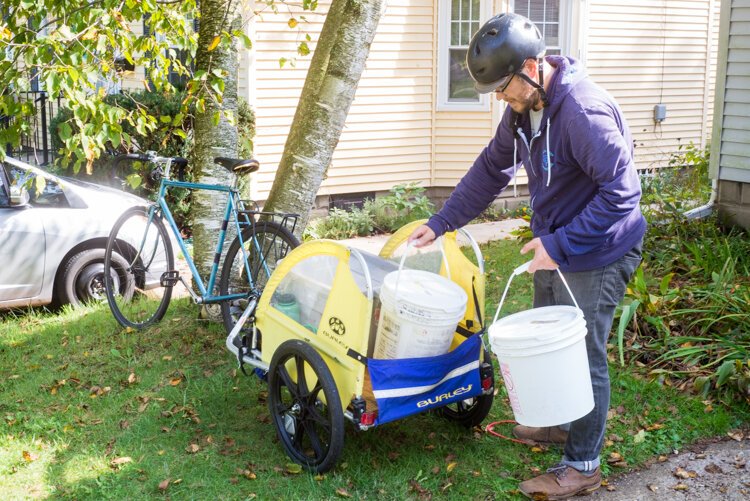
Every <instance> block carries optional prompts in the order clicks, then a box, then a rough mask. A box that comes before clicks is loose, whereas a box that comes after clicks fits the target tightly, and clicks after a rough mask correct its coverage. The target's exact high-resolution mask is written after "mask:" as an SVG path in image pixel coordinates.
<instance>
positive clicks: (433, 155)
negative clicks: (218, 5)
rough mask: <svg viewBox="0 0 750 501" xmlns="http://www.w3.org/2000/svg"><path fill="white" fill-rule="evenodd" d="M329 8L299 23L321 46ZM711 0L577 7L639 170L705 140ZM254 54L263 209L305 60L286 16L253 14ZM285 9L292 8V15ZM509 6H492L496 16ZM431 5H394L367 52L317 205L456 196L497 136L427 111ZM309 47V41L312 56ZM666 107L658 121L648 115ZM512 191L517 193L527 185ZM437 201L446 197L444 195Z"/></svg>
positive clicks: (580, 41) (244, 88)
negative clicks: (415, 193) (353, 197)
mask: <svg viewBox="0 0 750 501" xmlns="http://www.w3.org/2000/svg"><path fill="white" fill-rule="evenodd" d="M329 4H330V2H326V3H321V4H320V6H319V7H318V12H317V13H309V12H308V13H297V14H295V16H296V17H297V18H298V19H299V17H300V15H304V16H305V17H306V18H307V21H308V22H301V23H300V27H301V28H302V30H303V32H304V33H309V34H310V35H311V37H312V39H313V41H314V40H316V39H317V38H318V35H319V32H320V28H321V27H322V23H323V21H324V14H325V12H326V11H327V8H328V5H329ZM719 4H720V0H679V1H677V0H657V1H654V0H632V1H628V2H624V1H622V0H581V1H580V2H579V4H578V5H576V7H575V8H576V9H579V10H576V13H579V12H580V14H579V15H578V18H580V19H578V20H577V24H578V25H579V26H580V32H579V33H577V34H573V36H574V38H576V37H577V43H576V44H574V45H575V46H576V47H580V48H582V49H583V51H582V52H581V55H582V56H583V58H584V60H585V62H586V65H587V67H588V69H589V72H590V74H591V75H592V77H593V78H594V79H595V80H596V81H597V82H598V83H600V84H601V85H602V86H603V87H605V88H606V89H607V90H608V91H610V92H611V93H612V94H613V95H614V96H615V98H616V99H617V100H618V102H619V103H620V105H621V107H622V109H623V112H624V113H625V116H626V118H627V119H628V122H629V124H630V127H631V130H632V132H633V135H634V139H635V142H636V163H637V166H638V167H639V168H654V167H659V166H664V165H666V164H667V162H668V160H669V156H670V154H671V153H673V152H675V151H677V150H678V147H679V145H680V144H687V143H688V142H690V141H693V142H694V143H697V144H700V145H701V146H703V145H705V144H706V142H707V141H708V140H709V138H710V134H711V128H710V123H711V116H712V112H713V99H712V96H713V87H714V82H713V80H714V77H713V75H714V69H715V67H716V44H717V31H718V29H717V28H718V12H719ZM264 8H265V11H261V13H260V14H256V15H249V16H248V23H247V24H246V26H247V27H248V33H250V34H251V37H252V38H253V39H254V40H255V45H254V50H253V51H252V52H250V53H246V54H244V55H243V57H244V58H246V60H245V64H243V65H242V67H243V70H242V72H241V74H240V92H241V93H245V95H246V96H247V98H248V99H249V100H250V102H251V104H252V105H253V107H254V109H255V112H256V117H257V123H258V128H257V136H256V139H255V152H256V156H257V157H258V159H259V160H260V161H261V166H262V167H261V171H260V172H259V173H258V174H256V176H255V179H254V182H253V183H252V185H253V196H254V197H256V198H257V199H259V200H263V199H264V198H265V197H266V195H267V193H268V190H269V189H270V187H271V184H272V182H273V176H274V173H275V166H276V165H277V164H278V162H279V160H280V158H281V154H282V152H283V148H284V141H285V138H286V136H287V133H288V131H289V127H290V125H291V122H292V119H293V115H294V111H295V109H296V105H297V102H298V99H299V94H300V92H301V89H302V86H303V84H304V78H305V72H306V70H307V67H308V65H309V60H310V57H299V58H297V61H296V66H295V67H293V68H292V67H290V64H289V63H287V64H286V65H285V66H284V67H283V68H280V67H279V59H280V58H287V59H292V58H294V57H295V50H296V45H295V44H296V41H297V40H300V39H301V37H302V35H300V34H299V33H298V31H297V30H296V29H290V28H289V26H288V25H287V21H288V19H289V13H288V12H283V13H280V14H273V13H272V12H270V11H269V10H268V9H267V8H266V7H265V4H263V3H257V4H255V5H252V4H251V6H250V10H249V11H250V12H252V11H253V10H255V9H264ZM292 9H293V8H292ZM504 10H507V2H505V1H502V0H499V1H496V2H495V8H494V11H495V12H500V11H504ZM437 17H438V13H437V2H436V1H435V0H392V1H389V2H388V6H387V9H386V12H385V15H384V16H383V18H382V20H381V22H380V25H379V28H378V32H377V35H376V36H375V40H374V42H373V44H372V47H371V51H370V56H369V58H368V61H367V65H366V69H365V71H364V73H363V75H362V79H361V81H360V84H359V88H358V90H357V93H356V97H355V100H354V103H353V104H352V107H351V110H350V113H349V117H348V119H347V122H346V126H345V128H344V131H343V133H342V135H341V139H340V142H339V145H338V147H337V148H336V151H335V153H334V157H333V162H332V165H331V167H330V169H329V171H328V178H327V179H326V180H325V181H324V182H323V184H322V186H321V189H320V192H319V195H321V196H324V197H325V196H327V195H335V194H342V193H355V192H365V191H367V192H369V191H379V190H387V189H389V188H390V187H392V186H393V185H395V184H399V183H403V182H411V181H417V182H420V183H421V184H422V185H423V186H427V187H434V188H450V187H452V186H455V185H456V184H457V182H458V181H459V180H460V178H461V177H462V175H463V174H464V173H465V172H466V170H467V169H468V168H469V166H470V165H471V163H472V161H473V159H474V158H475V157H476V155H477V154H478V153H479V152H480V151H481V150H482V148H483V147H484V146H485V145H486V144H487V141H488V140H489V139H490V137H491V136H492V134H493V133H494V127H495V125H496V123H497V117H498V116H499V111H498V110H499V107H500V105H498V104H497V103H496V102H493V108H497V109H495V110H494V111H493V112H492V113H488V112H449V111H435V108H436V106H435V94H436V92H435V90H436V85H437V76H436V71H437V43H436V37H435V35H434V34H435V33H437V30H438V27H437ZM314 47H315V44H314V42H313V43H310V48H311V49H314ZM658 103H664V104H666V105H667V119H666V120H665V121H664V122H663V123H661V124H655V123H654V120H653V108H654V105H656V104H658ZM519 182H520V183H521V184H523V183H524V182H525V179H524V178H520V179H519ZM443 191H444V190H443Z"/></svg>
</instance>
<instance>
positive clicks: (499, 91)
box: [495, 73, 516, 94]
mask: <svg viewBox="0 0 750 501" xmlns="http://www.w3.org/2000/svg"><path fill="white" fill-rule="evenodd" d="M514 76H516V74H515V73H511V74H510V75H508V76H507V77H506V79H505V82H503V83H501V84H500V85H498V86H497V88H496V89H495V93H497V94H502V93H504V92H505V89H507V88H508V86H509V85H510V82H511V81H512V80H513V77H514Z"/></svg>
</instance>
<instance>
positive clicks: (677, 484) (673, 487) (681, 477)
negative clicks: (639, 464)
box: [582, 432, 750, 501]
mask: <svg viewBox="0 0 750 501" xmlns="http://www.w3.org/2000/svg"><path fill="white" fill-rule="evenodd" d="M734 436H735V438H739V440H736V439H729V438H728V439H723V440H716V441H710V442H702V443H699V444H695V445H693V446H691V447H690V448H689V449H688V450H686V451H680V452H678V453H676V454H671V455H669V456H662V457H660V458H659V459H656V460H654V461H653V462H652V463H651V464H650V465H649V466H647V467H645V468H643V469H641V470H638V471H633V472H629V473H622V474H618V475H610V476H609V477H608V478H607V481H606V484H607V485H603V486H602V487H601V488H600V489H599V490H598V491H596V492H595V493H594V494H592V495H590V496H587V497H585V498H582V499H589V500H597V499H601V500H606V501H625V500H628V501H633V500H638V501H646V500H664V499H676V500H683V499H684V500H686V501H718V500H728V501H734V500H737V501H739V500H743V501H745V500H747V499H750V437H748V434H747V432H746V433H744V434H742V433H737V434H734ZM745 437H746V438H745Z"/></svg>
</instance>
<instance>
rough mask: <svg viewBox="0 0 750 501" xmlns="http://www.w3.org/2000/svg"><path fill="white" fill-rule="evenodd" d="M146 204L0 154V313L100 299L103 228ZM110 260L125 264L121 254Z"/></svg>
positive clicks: (105, 233) (112, 189)
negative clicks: (5, 309) (8, 310)
mask: <svg viewBox="0 0 750 501" xmlns="http://www.w3.org/2000/svg"><path fill="white" fill-rule="evenodd" d="M147 204H148V201H147V200H144V199H143V198H140V197H137V196H135V195H131V194H128V193H125V192H122V191H119V190H116V189H114V188H108V187H103V186H99V185H96V184H92V183H87V182H84V181H80V180H77V179H69V178H62V177H57V176H53V175H51V174H49V173H47V172H45V171H43V170H41V169H38V168H36V167H33V166H31V165H29V164H26V163H24V162H20V161H18V160H15V159H12V158H10V157H6V158H5V160H4V161H3V162H2V164H0V308H13V307H22V306H37V305H45V304H49V303H54V304H56V305H62V304H67V303H71V304H73V305H75V306H77V305H80V304H82V303H83V302H86V301H89V300H92V299H93V300H98V299H103V298H105V297H106V295H105V292H104V280H103V270H104V266H103V262H104V248H105V247H106V245H107V237H108V236H109V231H110V229H111V228H112V226H113V225H114V223H115V221H116V220H117V218H118V217H119V216H120V215H121V214H122V213H123V212H124V211H125V210H126V209H127V208H129V207H132V206H136V205H147ZM117 261H119V262H120V263H121V264H122V265H123V266H126V263H125V260H124V259H123V258H122V257H121V256H120V257H119V259H118V260H117ZM123 285H124V284H123Z"/></svg>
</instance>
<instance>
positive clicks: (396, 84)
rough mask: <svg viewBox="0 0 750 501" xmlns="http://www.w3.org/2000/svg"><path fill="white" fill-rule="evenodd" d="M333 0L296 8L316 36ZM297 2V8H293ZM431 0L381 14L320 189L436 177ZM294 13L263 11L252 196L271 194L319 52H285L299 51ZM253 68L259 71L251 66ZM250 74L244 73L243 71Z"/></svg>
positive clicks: (258, 29)
mask: <svg viewBox="0 0 750 501" xmlns="http://www.w3.org/2000/svg"><path fill="white" fill-rule="evenodd" d="M328 5H330V4H329V3H328V2H327V3H325V4H323V3H321V4H320V6H319V7H318V9H317V10H318V12H317V13H309V12H307V13H302V12H297V13H295V17H297V18H298V19H299V18H300V16H301V15H304V16H305V17H307V20H308V22H307V23H305V22H301V23H300V27H301V28H302V30H303V33H309V34H310V36H311V37H312V39H313V42H311V43H309V46H310V49H311V50H314V48H315V43H314V42H315V40H317V39H318V37H319V33H320V29H321V28H322V25H323V21H324V14H325V12H327V9H328ZM292 9H293V8H292ZM433 11H434V8H433V5H432V1H431V0H391V1H389V2H388V7H387V9H386V12H385V15H384V16H383V18H382V19H381V21H380V25H379V27H378V31H377V34H376V36H375V40H374V42H373V44H372V46H371V49H370V56H369V58H368V60H367V64H366V68H365V71H364V73H363V75H362V79H361V80H360V83H359V87H358V89H357V93H356V96H355V99H354V102H353V104H352V106H351V109H350V110H349V116H348V118H347V121H346V125H345V127H344V131H343V133H342V135H341V139H340V141H339V144H338V146H337V147H336V151H335V152H334V155H333V161H332V164H331V167H330V168H329V170H328V178H327V179H326V180H325V181H324V182H323V185H322V186H321V189H320V191H319V195H330V194H338V193H354V192H363V191H378V190H388V189H390V188H391V187H393V186H394V185H395V184H399V183H404V182H411V181H418V182H420V183H421V184H422V185H423V186H428V185H429V183H430V172H431V171H430V167H431V162H432V151H431V133H432V114H431V110H432V107H433V104H432V100H433V98H432V95H433V85H434V84H433V70H432V65H433V60H434V54H433V45H432V30H433V17H434V13H433ZM288 19H289V15H288V14H287V13H280V14H278V15H276V14H273V13H270V12H263V13H262V14H261V15H260V16H258V17H256V19H255V21H254V23H255V35H254V37H253V38H254V40H255V43H254V49H255V51H254V65H253V68H252V70H243V71H248V72H250V71H252V72H254V77H249V78H248V79H247V81H248V84H247V85H246V86H244V87H241V88H246V89H247V92H248V93H249V94H248V96H247V97H248V99H249V100H250V102H251V103H252V104H253V105H254V109H255V115H256V131H257V132H256V138H255V156H256V157H257V158H258V159H259V160H260V163H261V170H260V171H259V172H258V173H257V174H255V176H254V178H253V183H252V190H253V192H252V196H253V197H255V198H257V199H259V200H263V199H265V198H266V196H267V193H268V190H270V188H271V185H272V183H273V178H274V175H275V172H276V165H277V164H278V162H279V160H280V159H281V155H282V153H283V150H284V144H285V142H286V137H287V134H288V132H289V127H290V126H291V123H292V119H293V116H294V113H295V110H296V107H297V103H298V100H299V96H300V93H301V91H302V87H303V85H304V80H305V77H306V72H307V68H308V66H309V61H310V58H311V57H312V56H308V57H304V58H303V57H297V60H296V67H290V65H289V63H287V65H286V66H285V67H284V68H280V67H279V59H280V58H282V57H284V58H287V59H291V58H293V57H295V54H296V42H297V40H303V39H304V35H299V34H298V33H297V31H296V30H292V29H290V28H289V27H288V25H287V21H288ZM248 74H252V73H248ZM241 82H242V77H241Z"/></svg>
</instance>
